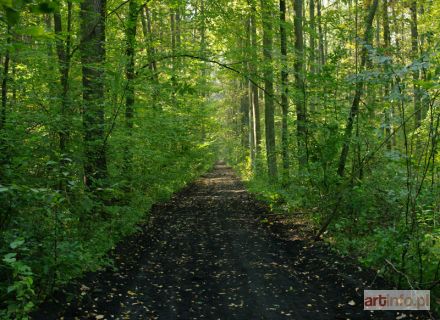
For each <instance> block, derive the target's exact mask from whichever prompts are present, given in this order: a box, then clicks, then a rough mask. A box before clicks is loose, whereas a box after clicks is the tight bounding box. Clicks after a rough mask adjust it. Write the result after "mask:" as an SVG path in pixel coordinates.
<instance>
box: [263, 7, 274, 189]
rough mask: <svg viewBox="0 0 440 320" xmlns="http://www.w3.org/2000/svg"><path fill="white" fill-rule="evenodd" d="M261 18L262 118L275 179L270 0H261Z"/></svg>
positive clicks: (269, 167)
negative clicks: (262, 61)
mask: <svg viewBox="0 0 440 320" xmlns="http://www.w3.org/2000/svg"><path fill="white" fill-rule="evenodd" d="M261 11H262V20H263V56H264V72H263V74H264V104H265V108H264V116H265V117H264V120H265V129H266V157H267V169H268V175H269V179H270V180H271V181H276V180H277V175H278V173H277V155H276V148H275V114H274V113H275V107H274V100H273V99H274V87H273V67H272V62H273V61H272V47H273V30H272V22H273V17H272V14H273V10H272V6H271V1H268V0H261Z"/></svg>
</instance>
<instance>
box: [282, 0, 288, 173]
mask: <svg viewBox="0 0 440 320" xmlns="http://www.w3.org/2000/svg"><path fill="white" fill-rule="evenodd" d="M280 45H281V48H280V49H281V109H282V131H281V148H282V157H283V178H284V180H287V178H288V176H289V166H290V164H289V131H288V125H287V118H288V113H289V91H288V85H289V74H288V72H287V31H286V0H280Z"/></svg>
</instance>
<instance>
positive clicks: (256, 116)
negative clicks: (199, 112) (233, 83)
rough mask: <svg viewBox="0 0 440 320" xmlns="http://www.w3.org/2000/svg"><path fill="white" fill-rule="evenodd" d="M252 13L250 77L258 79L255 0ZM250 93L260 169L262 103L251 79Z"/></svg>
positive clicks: (256, 156) (257, 163)
mask: <svg viewBox="0 0 440 320" xmlns="http://www.w3.org/2000/svg"><path fill="white" fill-rule="evenodd" d="M250 6H251V14H250V39H251V48H250V62H249V74H250V77H251V78H252V79H253V80H254V81H257V73H258V71H257V65H256V63H257V51H256V49H257V46H258V40H257V21H256V10H257V9H256V5H255V0H250ZM249 86H250V95H251V109H252V116H253V121H252V122H253V127H252V129H253V132H254V139H255V140H254V143H255V164H256V166H255V170H257V171H258V170H259V169H260V160H261V140H262V139H261V120H260V103H259V99H258V87H257V86H256V85H255V83H252V82H250V81H249Z"/></svg>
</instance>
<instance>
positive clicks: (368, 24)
mask: <svg viewBox="0 0 440 320" xmlns="http://www.w3.org/2000/svg"><path fill="white" fill-rule="evenodd" d="M378 3H379V0H373V2H372V4H371V5H370V7H369V9H368V15H367V18H366V20H365V34H364V37H363V43H364V44H369V43H371V40H372V36H373V20H374V16H375V15H376V11H377V6H378ZM366 64H367V49H366V48H365V45H364V47H363V49H362V52H361V65H360V68H361V70H362V69H364V68H365V66H366ZM363 87H364V81H363V80H359V81H358V82H357V83H356V90H355V94H354V98H353V102H352V104H351V108H350V113H349V115H348V119H347V124H346V126H345V132H344V138H343V141H344V144H343V146H342V151H341V156H340V158H339V164H338V175H339V176H341V177H342V176H344V172H345V164H346V161H347V156H348V151H349V148H350V141H351V137H352V134H353V123H354V120H355V118H356V116H357V115H358V113H359V104H360V101H361V97H362V94H363Z"/></svg>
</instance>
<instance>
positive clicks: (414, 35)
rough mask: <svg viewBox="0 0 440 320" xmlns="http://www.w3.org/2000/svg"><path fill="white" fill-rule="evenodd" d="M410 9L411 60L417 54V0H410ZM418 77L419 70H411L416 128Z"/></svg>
mask: <svg viewBox="0 0 440 320" xmlns="http://www.w3.org/2000/svg"><path fill="white" fill-rule="evenodd" d="M410 11H411V53H412V58H413V60H414V59H416V58H417V56H418V54H419V31H418V24H417V0H412V1H411V4H410ZM419 79H420V71H419V70H414V71H413V92H414V113H415V127H416V128H418V127H420V125H421V124H422V115H423V112H422V108H421V103H420V102H421V98H420V87H419V85H418V84H417V82H418V81H419Z"/></svg>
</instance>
